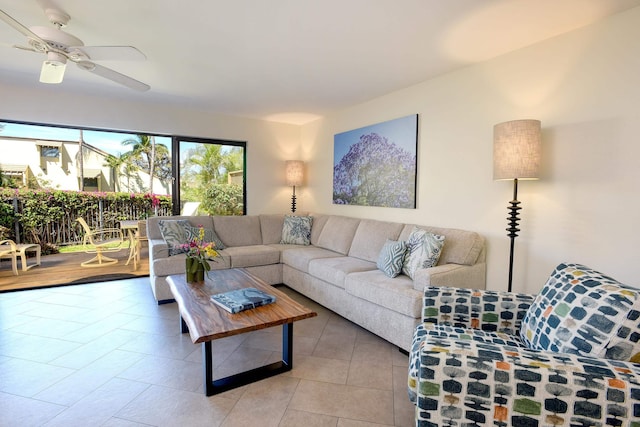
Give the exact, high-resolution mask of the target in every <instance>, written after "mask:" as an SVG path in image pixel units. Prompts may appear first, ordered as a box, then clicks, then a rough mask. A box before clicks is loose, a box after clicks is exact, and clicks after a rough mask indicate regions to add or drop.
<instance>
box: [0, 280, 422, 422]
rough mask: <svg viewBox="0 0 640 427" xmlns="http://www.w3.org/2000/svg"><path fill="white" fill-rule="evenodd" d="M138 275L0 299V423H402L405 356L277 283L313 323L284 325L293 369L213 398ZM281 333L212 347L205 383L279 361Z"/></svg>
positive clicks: (169, 308)
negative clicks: (290, 328) (289, 328)
mask: <svg viewBox="0 0 640 427" xmlns="http://www.w3.org/2000/svg"><path fill="white" fill-rule="evenodd" d="M148 280H149V279H148V278H141V279H131V280H122V281H115V282H103V283H94V284H89V285H77V286H66V287H58V288H48V289H40V290H33V291H23V292H11V293H2V294H0V426H2V427H5V426H6V427H9V426H10V427H13V426H16V427H17V426H20V427H25V426H65V427H73V426H82V427H85V426H105V427H132V426H188V427H193V426H287V427H289V426H305V427H307V426H336V427H364V426H390V425H395V426H411V425H413V424H414V422H413V405H412V404H411V403H410V402H409V400H408V397H407V392H406V378H407V363H408V358H407V356H405V355H403V354H402V353H400V352H399V351H398V349H397V347H394V346H393V345H391V344H389V343H388V342H386V341H384V340H382V339H380V338H378V337H377V336H375V335H373V334H371V333H369V332H367V331H365V330H364V329H362V328H360V327H359V326H356V325H354V324H353V323H351V322H349V321H347V320H344V319H343V318H341V317H340V316H338V315H336V314H334V313H332V312H331V311H329V310H326V309H325V308H323V307H321V306H319V305H317V304H315V303H314V302H312V301H310V300H308V299H306V298H304V297H302V296H301V295H299V294H297V293H295V292H294V291H292V290H290V289H288V288H286V287H282V288H281V289H282V290H284V291H285V292H287V293H289V294H290V295H291V296H292V297H293V298H295V299H296V300H298V301H300V302H302V303H303V304H305V305H307V306H309V307H311V308H313V309H314V310H315V311H316V312H317V313H318V317H315V318H312V319H306V320H303V321H301V322H296V323H295V324H294V325H295V326H294V368H293V370H292V371H291V372H288V373H286V374H282V375H279V376H277V377H273V378H271V379H267V380H263V381H259V382H257V383H254V384H251V385H248V386H244V387H242V388H238V389H235V390H231V391H229V392H226V393H223V394H220V395H218V396H213V397H206V396H204V394H203V391H202V388H203V386H202V366H201V357H202V356H201V352H202V351H201V347H200V346H199V345H194V344H192V343H191V340H190V339H189V336H188V334H186V335H182V334H180V333H179V325H178V314H177V308H176V304H175V303H174V304H166V305H162V306H158V305H157V304H156V303H155V301H154V299H153V297H152V295H151V290H150V288H149V285H148ZM280 346H281V328H279V327H278V328H271V329H267V330H262V331H257V332H254V333H251V334H245V335H240V336H235V337H229V338H225V339H223V340H219V341H216V342H214V345H213V351H214V362H213V363H214V369H215V371H214V372H215V374H216V376H217V377H218V376H220V377H221V376H226V375H229V374H231V373H234V372H238V371H241V370H246V369H248V368H252V367H255V366H259V365H261V364H266V363H268V362H271V361H275V360H279V359H278V358H279V357H280V356H281V350H280Z"/></svg>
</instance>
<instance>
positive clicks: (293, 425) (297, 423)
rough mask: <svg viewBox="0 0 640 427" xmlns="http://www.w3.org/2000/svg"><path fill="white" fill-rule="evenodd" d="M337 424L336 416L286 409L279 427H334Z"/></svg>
mask: <svg viewBox="0 0 640 427" xmlns="http://www.w3.org/2000/svg"><path fill="white" fill-rule="evenodd" d="M337 425H338V418H336V417H332V416H330V415H322V414H313V413H311V412H303V411H296V410H294V409H287V411H286V412H285V413H284V416H283V417H282V421H280V425H279V427H301V426H304V427H336V426H337Z"/></svg>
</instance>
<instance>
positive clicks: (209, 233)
mask: <svg viewBox="0 0 640 427" xmlns="http://www.w3.org/2000/svg"><path fill="white" fill-rule="evenodd" d="M185 236H186V241H187V242H191V241H192V240H195V239H196V238H198V237H199V236H200V227H191V226H187V227H185ZM204 242H205V243H210V242H213V243H214V244H215V245H216V250H218V251H221V250H223V249H224V248H226V246H225V245H224V243H222V240H220V237H218V235H217V234H216V232H215V231H213V230H212V229H210V228H205V229H204Z"/></svg>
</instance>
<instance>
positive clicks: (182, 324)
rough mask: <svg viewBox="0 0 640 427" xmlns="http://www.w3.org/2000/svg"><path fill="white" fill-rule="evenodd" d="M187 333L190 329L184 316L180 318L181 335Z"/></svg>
mask: <svg viewBox="0 0 640 427" xmlns="http://www.w3.org/2000/svg"><path fill="white" fill-rule="evenodd" d="M187 332H189V327H188V326H187V322H185V321H184V319H183V318H182V316H180V333H181V334H186V333H187Z"/></svg>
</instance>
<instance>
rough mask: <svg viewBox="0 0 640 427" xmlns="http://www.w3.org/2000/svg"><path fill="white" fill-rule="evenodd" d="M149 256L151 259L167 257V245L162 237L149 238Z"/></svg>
mask: <svg viewBox="0 0 640 427" xmlns="http://www.w3.org/2000/svg"><path fill="white" fill-rule="evenodd" d="M148 243H149V256H150V258H151V260H154V261H155V260H158V259H161V258H168V257H169V246H168V245H167V243H166V242H165V241H164V239H149V240H148Z"/></svg>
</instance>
